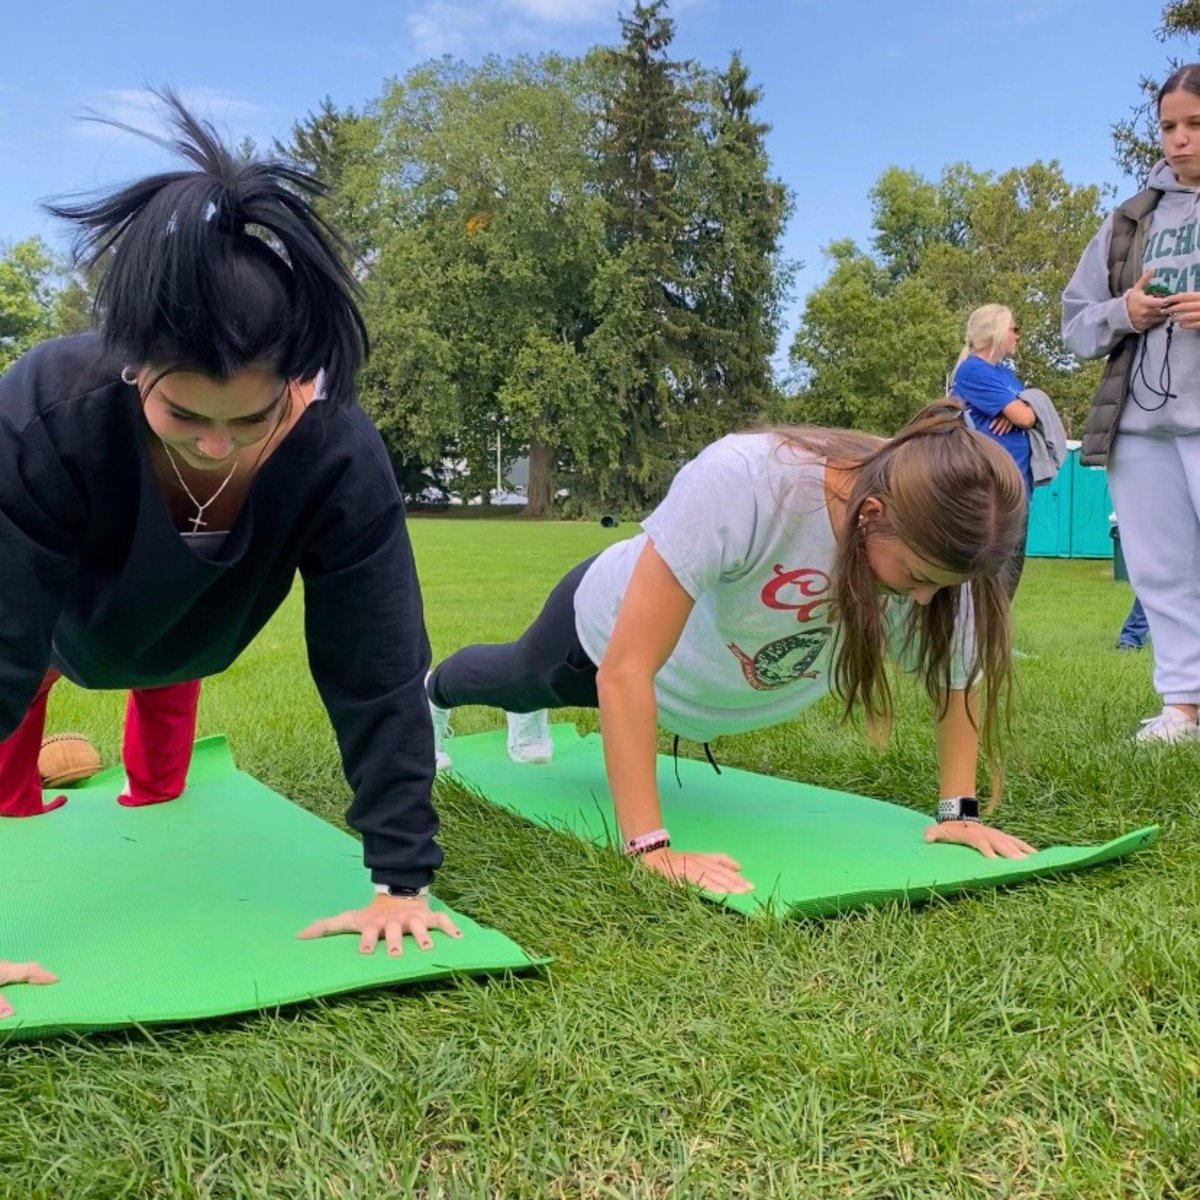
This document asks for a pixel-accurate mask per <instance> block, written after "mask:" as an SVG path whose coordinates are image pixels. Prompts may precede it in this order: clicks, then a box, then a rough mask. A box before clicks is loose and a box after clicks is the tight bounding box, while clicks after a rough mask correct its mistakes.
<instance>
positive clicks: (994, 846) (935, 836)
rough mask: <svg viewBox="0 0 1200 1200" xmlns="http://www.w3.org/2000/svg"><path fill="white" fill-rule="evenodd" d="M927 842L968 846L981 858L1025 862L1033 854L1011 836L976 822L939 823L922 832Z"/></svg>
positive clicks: (1025, 845)
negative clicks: (1024, 859) (1010, 859)
mask: <svg viewBox="0 0 1200 1200" xmlns="http://www.w3.org/2000/svg"><path fill="white" fill-rule="evenodd" d="M925 840H926V841H927V842H950V843H953V844H954V845H957V846H970V847H971V849H972V850H978V851H979V853H980V854H982V855H983V857H984V858H1027V857H1028V856H1029V855H1030V854H1036V853H1037V851H1036V850H1035V849H1034V848H1033V847H1032V846H1031V845H1030V844H1029V843H1028V842H1023V841H1021V839H1020V838H1019V837H1013V835H1012V834H1011V833H1004V832H1003V831H1002V830H999V829H993V828H992V827H991V826H990V825H984V824H982V823H981V822H979V821H942V822H940V823H939V824H937V825H930V826H929V828H928V829H926V830H925Z"/></svg>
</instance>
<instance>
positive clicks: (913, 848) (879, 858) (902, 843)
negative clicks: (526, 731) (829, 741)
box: [446, 725, 1158, 916]
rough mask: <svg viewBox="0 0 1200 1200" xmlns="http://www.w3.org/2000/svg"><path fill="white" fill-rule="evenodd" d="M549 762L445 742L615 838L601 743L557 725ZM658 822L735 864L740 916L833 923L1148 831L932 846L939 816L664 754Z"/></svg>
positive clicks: (495, 798) (1077, 861)
mask: <svg viewBox="0 0 1200 1200" xmlns="http://www.w3.org/2000/svg"><path fill="white" fill-rule="evenodd" d="M552 734H553V737H554V761H553V762H550V763H545V764H522V763H513V762H511V761H510V760H509V758H508V754H507V752H506V735H505V733H504V732H503V731H497V732H493V733H479V734H472V735H470V736H467V737H458V738H454V739H453V740H452V741H450V742H448V743H447V746H446V749H447V751H448V752H449V753H450V756H451V758H452V760H453V763H454V766H453V768H452V772H451V773H452V775H453V777H455V778H456V779H458V780H459V781H461V782H462V783H463V784H465V785H466V786H468V787H470V788H471V789H472V790H474V791H477V792H478V793H479V794H480V795H482V796H483V797H485V798H486V799H487V800H489V801H491V802H492V803H494V804H497V805H499V806H500V807H501V808H505V809H508V810H510V811H512V812H514V813H517V814H519V815H520V816H523V817H525V818H527V819H528V820H530V821H534V822H537V823H539V824H542V825H547V826H550V827H553V828H559V829H565V830H568V831H570V832H572V833H574V834H576V835H577V836H579V837H581V838H584V839H586V840H589V841H593V842H596V843H599V844H602V845H603V844H606V843H607V844H613V843H615V841H616V822H615V819H614V817H613V810H612V800H611V798H610V795H609V791H608V784H607V782H606V778H605V773H604V761H603V755H602V750H601V743H600V738H599V736H598V735H596V734H587V735H586V736H583V737H581V736H580V735H579V734H578V733H577V732H576V731H575V729H574V727H573V726H571V725H555V726H553V728H552ZM658 766H659V790H660V794H661V796H662V804H663V819H664V821H665V822H666V825H667V826H668V828H669V829H670V830H671V839H672V842H673V843H674V844H675V846H677V847H680V848H685V849H689V850H695V851H698V852H699V851H721V852H723V853H726V854H729V855H730V856H732V857H733V858H734V859H736V860H737V861H738V862H739V863H741V866H742V873H743V874H744V875H745V876H746V877H747V878H748V879H750V880H751V881H752V882H753V883H754V884H755V890H754V891H753V892H749V893H745V894H742V895H736V896H724V897H720V899H721V900H722V901H723V903H725V904H727V905H728V906H729V907H731V908H734V909H737V910H738V911H740V912H754V911H756V910H758V909H761V908H762V907H764V906H765V905H768V904H771V905H781V906H783V907H784V908H786V909H788V910H790V911H792V912H793V913H796V914H800V915H805V916H827V915H831V914H834V913H838V912H843V911H846V910H848V909H853V908H860V907H863V906H864V905H870V904H879V903H882V902H884V901H888V900H904V901H909V902H912V901H919V900H924V899H928V898H929V897H931V896H949V895H953V894H955V893H959V892H965V891H969V890H973V889H978V888H987V887H999V886H1001V885H1004V884H1010V883H1017V882H1019V881H1021V880H1026V879H1036V878H1038V877H1041V876H1046V875H1051V874H1058V873H1061V872H1066V871H1077V870H1080V869H1082V868H1084V867H1092V866H1096V865H1098V864H1099V863H1104V862H1109V861H1111V860H1113V859H1116V858H1121V857H1122V856H1124V855H1126V854H1130V853H1132V852H1133V851H1134V850H1141V849H1143V848H1144V847H1146V846H1149V845H1150V844H1151V843H1152V842H1153V841H1154V839H1155V837H1156V836H1157V834H1158V826H1157V825H1150V826H1147V827H1145V828H1144V829H1138V830H1135V831H1134V832H1132V833H1128V834H1125V835H1124V836H1123V837H1119V838H1115V839H1114V840H1112V841H1110V842H1105V843H1104V844H1102V845H1098V846H1053V847H1050V848H1047V849H1044V850H1039V852H1038V853H1037V854H1034V855H1031V856H1030V857H1028V858H1024V859H1005V858H995V859H987V858H984V857H983V856H982V855H981V854H979V853H978V852H977V851H975V850H972V849H970V848H969V847H967V846H951V845H930V844H928V843H926V842H925V840H924V830H925V828H926V827H927V826H928V825H930V824H932V823H933V822H932V819H931V818H929V817H926V816H923V815H922V814H921V813H918V812H913V811H912V810H911V809H908V808H902V807H900V806H899V805H895V804H888V803H886V802H885V801H882V800H872V799H869V798H868V797H865V796H855V795H851V794H850V793H847V792H835V791H830V790H828V789H825V788H818V787H812V786H810V785H808V784H804V783H797V782H793V781H790V780H784V779H775V778H773V777H771V776H768V775H758V774H755V773H753V772H750V771H741V770H737V769H736V768H733V767H722V768H721V774H720V775H719V776H718V775H717V774H716V773H715V772H714V771H713V769H712V768H711V767H710V766H709V765H708V764H707V763H704V762H698V761H696V760H693V759H680V760H679V774H680V779H681V780H682V783H683V786H682V788H681V787H680V786H679V785H678V784H677V783H676V780H675V767H674V764H673V762H672V760H671V759H670V758H668V757H666V756H664V755H660V756H659V760H658Z"/></svg>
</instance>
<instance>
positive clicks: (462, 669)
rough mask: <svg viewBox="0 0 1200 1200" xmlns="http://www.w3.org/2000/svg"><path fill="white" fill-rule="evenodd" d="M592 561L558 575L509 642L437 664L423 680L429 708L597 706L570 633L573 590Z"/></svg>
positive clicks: (469, 649)
mask: <svg viewBox="0 0 1200 1200" xmlns="http://www.w3.org/2000/svg"><path fill="white" fill-rule="evenodd" d="M594 561H595V559H594V556H593V558H589V559H588V560H587V561H586V562H581V563H580V564H579V566H577V567H572V568H571V570H570V571H568V572H567V573H566V575H564V576H563V578H562V579H561V580H560V581H559V582H558V583H557V584H556V585H555V587H554V590H553V591H552V592H551V593H550V595H549V596H548V597H547V599H546V603H545V605H544V606H543V607H542V611H541V612H540V613H538V615H537V618H536V619H535V620H534V622H533V624H532V625H530V627H529V628H528V629H527V630H525V632H524V633H523V634H521V636H520V637H519V638H517V640H516V641H515V642H506V643H504V644H503V645H498V646H497V645H485V646H464V647H463V648H462V649H461V650H459V651H458V652H457V653H455V654H452V655H450V657H449V658H447V659H446V660H445V661H444V662H441V663H439V664H438V665H437V666H436V667H435V668H434V669H433V673H432V674H431V675H430V677H429V688H428V691H429V698H430V699H431V700H432V701H433V702H434V704H436V705H438V706H439V707H440V708H457V707H458V706H459V705H460V704H490V705H491V706H492V707H494V708H503V709H504V710H505V711H506V712H514V713H525V712H536V711H537V710H538V709H539V708H564V707H570V708H598V707H599V705H600V701H599V698H598V696H597V694H596V664H595V663H594V662H592V660H591V659H590V658H589V657H588V654H587V651H586V650H584V648H583V646H582V645H581V644H580V641H579V635H578V634H577V633H576V632H575V592H576V591H577V589H578V588H579V583H580V580H582V579H583V576H584V572H585V571H586V570H587V569H588V567H590V566H591V565H592V563H593V562H594Z"/></svg>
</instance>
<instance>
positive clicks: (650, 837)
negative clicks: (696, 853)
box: [622, 829, 671, 858]
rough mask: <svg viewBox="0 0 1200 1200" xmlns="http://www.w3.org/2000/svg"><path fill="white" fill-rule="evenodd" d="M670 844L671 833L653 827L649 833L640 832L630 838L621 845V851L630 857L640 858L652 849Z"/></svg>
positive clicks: (662, 848) (658, 848) (660, 848)
mask: <svg viewBox="0 0 1200 1200" xmlns="http://www.w3.org/2000/svg"><path fill="white" fill-rule="evenodd" d="M670 844H671V835H670V834H669V833H668V832H667V831H666V830H665V829H655V830H653V831H652V832H650V833H640V834H638V836H637V837H632V838H630V839H629V840H628V841H627V842H626V843H625V845H624V846H623V847H622V851H623V853H625V854H628V855H629V856H630V857H631V858H641V856H642V855H643V854H650V853H651V852H652V851H654V850H665V849H666V848H667V847H668V846H669V845H670Z"/></svg>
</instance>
